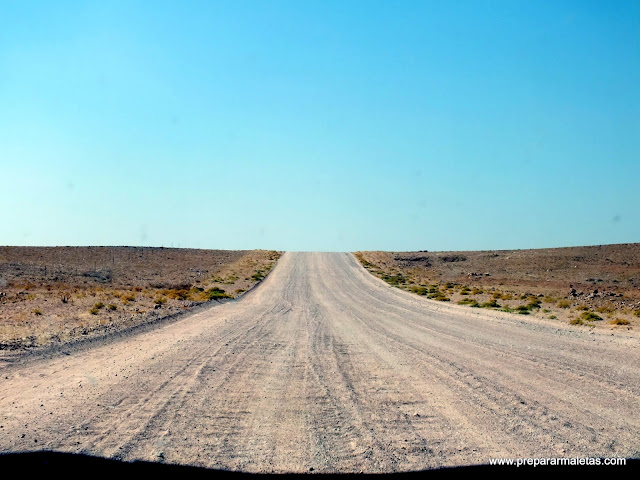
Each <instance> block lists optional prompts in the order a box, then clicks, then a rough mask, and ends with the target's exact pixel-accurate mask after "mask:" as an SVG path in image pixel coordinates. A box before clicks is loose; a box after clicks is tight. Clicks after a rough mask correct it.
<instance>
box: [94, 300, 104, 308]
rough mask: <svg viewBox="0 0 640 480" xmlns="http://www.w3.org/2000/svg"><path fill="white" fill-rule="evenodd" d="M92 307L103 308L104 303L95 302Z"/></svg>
mask: <svg viewBox="0 0 640 480" xmlns="http://www.w3.org/2000/svg"><path fill="white" fill-rule="evenodd" d="M93 308H97V309H101V308H104V303H102V302H98V303H96V304H95V305H94V306H93Z"/></svg>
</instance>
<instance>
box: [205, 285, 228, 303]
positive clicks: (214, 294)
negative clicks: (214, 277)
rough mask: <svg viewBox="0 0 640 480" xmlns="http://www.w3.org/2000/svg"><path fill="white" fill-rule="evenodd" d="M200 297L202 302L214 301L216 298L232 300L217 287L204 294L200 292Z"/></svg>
mask: <svg viewBox="0 0 640 480" xmlns="http://www.w3.org/2000/svg"><path fill="white" fill-rule="evenodd" d="M201 295H202V297H203V298H204V300H214V299H216V298H233V297H232V296H231V295H228V294H227V293H225V291H224V290H222V289H221V288H218V287H213V288H210V289H209V290H207V291H206V292H202V294H201Z"/></svg>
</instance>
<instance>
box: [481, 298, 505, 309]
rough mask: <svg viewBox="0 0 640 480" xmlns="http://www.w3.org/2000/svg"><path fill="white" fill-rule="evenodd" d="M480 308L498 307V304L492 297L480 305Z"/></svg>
mask: <svg viewBox="0 0 640 480" xmlns="http://www.w3.org/2000/svg"><path fill="white" fill-rule="evenodd" d="M480 306H481V307H482V308H500V304H499V303H498V302H497V300H496V299H495V298H494V299H492V300H489V301H488V302H485V303H483V304H481V305H480Z"/></svg>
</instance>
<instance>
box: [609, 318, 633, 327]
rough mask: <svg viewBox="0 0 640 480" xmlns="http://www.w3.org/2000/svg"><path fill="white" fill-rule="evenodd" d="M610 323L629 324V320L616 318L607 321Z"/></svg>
mask: <svg viewBox="0 0 640 480" xmlns="http://www.w3.org/2000/svg"><path fill="white" fill-rule="evenodd" d="M609 323H610V324H611V325H629V324H630V323H631V322H630V321H629V320H627V319H626V318H616V319H615V320H611V321H610V322H609Z"/></svg>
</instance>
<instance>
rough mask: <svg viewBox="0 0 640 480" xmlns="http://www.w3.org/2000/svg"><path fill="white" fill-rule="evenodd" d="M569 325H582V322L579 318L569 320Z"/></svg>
mask: <svg viewBox="0 0 640 480" xmlns="http://www.w3.org/2000/svg"><path fill="white" fill-rule="evenodd" d="M569 324H571V325H583V324H584V321H583V320H582V318H580V317H578V318H572V319H571V320H569Z"/></svg>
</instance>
